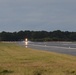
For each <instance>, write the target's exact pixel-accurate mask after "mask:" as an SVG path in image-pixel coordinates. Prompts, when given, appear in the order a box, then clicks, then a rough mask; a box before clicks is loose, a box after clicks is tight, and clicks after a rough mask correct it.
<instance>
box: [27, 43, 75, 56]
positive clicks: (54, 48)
mask: <svg viewBox="0 0 76 75" xmlns="http://www.w3.org/2000/svg"><path fill="white" fill-rule="evenodd" d="M27 47H29V48H33V49H38V50H47V51H51V52H57V53H63V54H70V55H74V56H76V42H29V43H28V46H27Z"/></svg>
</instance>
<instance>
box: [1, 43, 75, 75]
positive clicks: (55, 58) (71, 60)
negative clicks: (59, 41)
mask: <svg viewBox="0 0 76 75" xmlns="http://www.w3.org/2000/svg"><path fill="white" fill-rule="evenodd" d="M0 75H76V56H70V55H63V54H57V53H53V52H47V51H40V50H39V51H38V50H33V49H29V48H25V47H22V46H18V45H17V44H15V43H0Z"/></svg>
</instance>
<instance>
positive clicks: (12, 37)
mask: <svg viewBox="0 0 76 75" xmlns="http://www.w3.org/2000/svg"><path fill="white" fill-rule="evenodd" d="M25 38H28V39H29V40H30V41H76V32H69V31H60V30H55V31H50V32H48V31H29V30H25V31H19V32H5V31H2V32H0V41H23V40H24V39H25Z"/></svg>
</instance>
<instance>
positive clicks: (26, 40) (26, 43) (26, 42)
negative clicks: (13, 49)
mask: <svg viewBox="0 0 76 75" xmlns="http://www.w3.org/2000/svg"><path fill="white" fill-rule="evenodd" d="M27 45H28V39H27V38H25V46H27Z"/></svg>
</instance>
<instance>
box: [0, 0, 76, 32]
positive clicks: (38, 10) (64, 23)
mask: <svg viewBox="0 0 76 75" xmlns="http://www.w3.org/2000/svg"><path fill="white" fill-rule="evenodd" d="M20 30H35V31H41V30H45V31H54V30H62V31H76V0H0V31H10V32H11V31H20Z"/></svg>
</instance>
